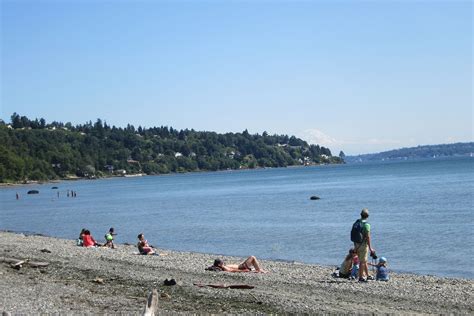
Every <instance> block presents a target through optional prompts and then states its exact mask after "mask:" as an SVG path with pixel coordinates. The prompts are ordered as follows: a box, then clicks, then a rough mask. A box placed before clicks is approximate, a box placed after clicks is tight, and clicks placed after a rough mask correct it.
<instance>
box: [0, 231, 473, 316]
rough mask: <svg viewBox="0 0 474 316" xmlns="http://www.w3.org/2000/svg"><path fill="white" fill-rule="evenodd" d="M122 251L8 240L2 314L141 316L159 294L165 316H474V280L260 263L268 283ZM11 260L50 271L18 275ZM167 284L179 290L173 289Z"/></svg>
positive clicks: (198, 257)
mask: <svg viewBox="0 0 474 316" xmlns="http://www.w3.org/2000/svg"><path fill="white" fill-rule="evenodd" d="M117 246H118V248H117V249H109V248H82V247H77V246H75V242H74V241H73V240H64V239H58V238H51V237H45V236H25V235H22V234H15V233H10V232H0V257H2V258H1V260H0V280H1V282H0V297H1V298H0V312H7V313H11V314H12V315H13V314H31V313H61V314H63V313H68V314H74V313H82V314H84V313H92V314H98V313H102V314H103V313H107V314H110V313H127V314H128V313H141V312H142V311H143V309H144V307H145V303H146V300H147V295H148V293H149V292H151V290H152V289H157V290H158V293H159V303H158V305H159V311H160V313H174V312H183V313H198V314H210V313H212V314H243V313H252V314H256V313H259V314H262V313H263V314H275V313H277V314H283V313H307V314H316V313H328V314H341V313H342V314H354V313H355V314H373V313H377V314H378V313H384V314H387V313H390V314H407V313H410V314H466V315H469V314H470V315H472V314H474V295H473V289H474V281H473V280H466V279H456V278H439V277H434V276H423V275H412V274H399V273H392V274H391V280H390V281H389V282H377V281H372V282H368V283H358V282H355V281H350V280H345V279H335V278H333V277H331V272H332V267H324V266H318V265H310V264H301V263H289V262H277V261H268V260H261V263H262V265H263V267H264V268H265V269H266V270H269V271H270V273H268V274H258V273H225V272H213V271H205V270H204V269H205V268H206V267H207V266H209V265H211V264H212V262H213V260H214V259H215V257H216V255H210V254H200V253H191V252H176V251H169V250H166V251H165V252H166V253H167V254H168V255H166V256H140V255H135V254H134V252H136V249H135V247H134V246H131V245H117ZM44 249H47V250H48V251H43V250H44ZM161 251H163V250H161V249H160V252H161ZM249 255H250V254H249ZM256 255H257V257H258V254H256ZM4 258H16V259H21V260H24V259H29V260H30V261H34V262H48V263H49V265H47V266H45V267H37V268H33V267H29V266H28V264H25V265H23V266H22V267H21V268H20V269H18V270H16V269H13V268H12V267H11V265H10V263H7V262H6V261H5V260H3V259H4ZM224 259H225V260H226V261H228V262H235V263H238V262H240V261H242V260H243V258H236V257H227V256H226V257H225V258H224ZM165 279H175V280H176V281H177V284H176V285H173V286H166V285H164V284H163V281H164V280H165ZM195 283H199V284H225V285H232V284H246V285H250V286H254V288H252V289H230V288H212V287H198V286H195V285H194V284H195Z"/></svg>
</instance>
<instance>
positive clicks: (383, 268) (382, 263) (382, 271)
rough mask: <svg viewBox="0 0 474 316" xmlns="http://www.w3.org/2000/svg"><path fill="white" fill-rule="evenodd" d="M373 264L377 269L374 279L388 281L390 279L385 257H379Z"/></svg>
mask: <svg viewBox="0 0 474 316" xmlns="http://www.w3.org/2000/svg"><path fill="white" fill-rule="evenodd" d="M373 266H375V268H376V269H377V274H376V275H375V280H377V281H388V280H389V279H390V278H389V276H388V268H387V259H386V258H385V257H380V259H379V262H378V263H377V264H374V265H373Z"/></svg>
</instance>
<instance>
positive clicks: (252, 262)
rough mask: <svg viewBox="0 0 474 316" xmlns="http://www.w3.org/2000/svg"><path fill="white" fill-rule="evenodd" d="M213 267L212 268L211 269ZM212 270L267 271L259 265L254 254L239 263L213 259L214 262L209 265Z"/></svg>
mask: <svg viewBox="0 0 474 316" xmlns="http://www.w3.org/2000/svg"><path fill="white" fill-rule="evenodd" d="M212 268H214V269H212ZM211 269H212V270H218V271H225V272H257V273H268V271H266V270H263V269H262V268H261V267H260V263H259V262H258V261H257V258H255V256H250V257H248V258H247V259H245V260H244V261H243V262H242V263H240V264H225V263H224V261H222V260H221V259H216V260H214V264H213V265H212V267H211Z"/></svg>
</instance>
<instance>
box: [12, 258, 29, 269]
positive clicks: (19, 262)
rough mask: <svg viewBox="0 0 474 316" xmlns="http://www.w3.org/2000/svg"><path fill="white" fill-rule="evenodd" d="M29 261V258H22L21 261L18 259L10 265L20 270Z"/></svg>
mask: <svg viewBox="0 0 474 316" xmlns="http://www.w3.org/2000/svg"><path fill="white" fill-rule="evenodd" d="M27 262H28V259H26V260H20V261H18V262H16V263H11V264H10V265H11V266H12V268H13V269H17V270H20V269H21V267H23V265H24V264H25V263H27Z"/></svg>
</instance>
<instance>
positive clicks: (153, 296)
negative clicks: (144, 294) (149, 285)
mask: <svg viewBox="0 0 474 316" xmlns="http://www.w3.org/2000/svg"><path fill="white" fill-rule="evenodd" d="M157 313H158V291H157V290H156V289H153V291H151V292H150V294H148V299H147V302H146V305H145V310H144V311H143V316H154V315H155V314H157Z"/></svg>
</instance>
